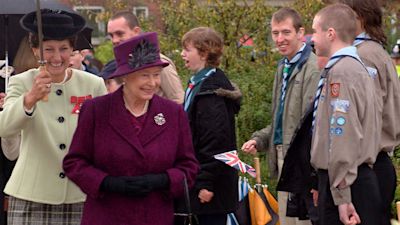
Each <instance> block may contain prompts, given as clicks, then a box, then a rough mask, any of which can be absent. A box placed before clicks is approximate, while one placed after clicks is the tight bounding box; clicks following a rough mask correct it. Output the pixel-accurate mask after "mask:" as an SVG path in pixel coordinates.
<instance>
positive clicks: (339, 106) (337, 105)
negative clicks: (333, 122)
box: [331, 99, 350, 113]
mask: <svg viewBox="0 0 400 225" xmlns="http://www.w3.org/2000/svg"><path fill="white" fill-rule="evenodd" d="M331 107H332V110H333V112H341V113H347V112H348V111H349V108H350V102H349V101H348V100H343V99H335V100H332V101H331Z"/></svg>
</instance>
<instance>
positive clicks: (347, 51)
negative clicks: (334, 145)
mask: <svg viewBox="0 0 400 225" xmlns="http://www.w3.org/2000/svg"><path fill="white" fill-rule="evenodd" d="M345 56H350V57H353V58H355V59H357V60H358V61H359V62H360V63H361V64H362V65H363V66H364V67H365V65H364V63H363V62H362V61H361V59H360V57H359V56H358V54H357V48H356V47H353V46H349V47H345V48H342V49H340V50H339V51H337V52H335V54H333V55H332V56H331V58H330V59H329V61H328V63H327V64H326V66H325V68H324V70H323V71H322V73H321V78H320V79H319V83H318V88H317V91H316V93H315V98H314V105H313V119H312V131H314V126H315V117H316V116H317V109H318V103H319V99H320V97H321V91H322V88H323V87H324V85H325V83H326V78H327V75H328V71H329V70H330V69H331V68H332V67H333V65H335V64H336V63H337V62H338V61H339V60H340V59H341V58H343V57H345ZM366 70H367V69H366Z"/></svg>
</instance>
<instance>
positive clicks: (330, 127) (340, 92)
mask: <svg viewBox="0 0 400 225" xmlns="http://www.w3.org/2000/svg"><path fill="white" fill-rule="evenodd" d="M373 89H374V83H373V80H372V78H371V77H370V76H369V74H368V72H367V71H366V69H365V67H364V66H363V65H362V64H361V63H360V62H359V61H358V60H356V59H354V58H352V57H349V56H346V57H343V58H341V59H340V60H339V61H338V62H337V63H336V64H335V65H333V67H332V68H331V69H330V70H329V72H328V75H327V79H325V85H324V87H323V89H322V92H321V97H320V100H319V104H318V109H317V115H316V118H315V128H314V129H315V131H314V135H313V141H312V148H311V163H312V165H313V166H314V167H315V168H317V169H325V170H328V174H329V181H330V187H331V192H332V196H333V200H334V202H335V205H340V204H343V203H350V202H351V192H350V186H351V185H352V184H353V182H354V180H355V179H356V178H357V168H358V166H360V165H361V164H363V163H367V164H370V165H372V164H373V163H374V162H375V159H376V155H377V153H376V152H377V151H376V149H377V148H378V141H379V136H377V129H376V128H377V127H378V126H379V124H378V123H379V120H378V119H377V113H376V109H375V101H376V100H375V99H374V92H373V91H371V90H373ZM342 181H344V185H343V183H342ZM339 184H340V188H339V187H338V186H339Z"/></svg>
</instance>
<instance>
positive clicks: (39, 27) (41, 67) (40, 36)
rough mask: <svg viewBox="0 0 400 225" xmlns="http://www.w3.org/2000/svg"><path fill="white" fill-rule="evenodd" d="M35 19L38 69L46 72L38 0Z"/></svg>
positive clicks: (46, 99)
mask: <svg viewBox="0 0 400 225" xmlns="http://www.w3.org/2000/svg"><path fill="white" fill-rule="evenodd" d="M36 19H37V27H38V37H39V69H40V71H45V70H46V67H45V65H46V61H45V60H44V56H43V27H42V11H40V0H36ZM48 100H49V96H48V95H46V96H44V97H43V98H42V101H44V102H47V101H48Z"/></svg>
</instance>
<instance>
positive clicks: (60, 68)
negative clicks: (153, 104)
mask: <svg viewBox="0 0 400 225" xmlns="http://www.w3.org/2000/svg"><path fill="white" fill-rule="evenodd" d="M42 21H43V50H44V52H43V53H44V54H43V58H44V60H45V61H46V64H45V66H44V67H42V68H40V69H32V70H28V71H26V72H24V73H21V74H18V75H15V76H13V77H11V78H10V83H9V87H8V93H7V97H6V100H5V104H4V110H3V111H2V112H1V114H0V136H1V137H10V136H13V135H17V134H19V133H21V139H22V140H21V147H20V149H19V158H18V161H17V164H16V166H15V168H14V171H13V173H12V175H11V178H10V180H9V181H8V183H7V185H6V188H5V190H4V192H5V193H6V194H8V195H10V202H9V208H8V224H33V223H35V224H80V218H81V211H82V206H83V202H84V201H85V195H84V194H83V193H82V192H81V190H80V189H79V188H78V187H77V186H76V185H75V184H74V183H72V182H71V181H70V180H69V179H67V177H66V176H65V174H64V172H63V170H62V160H63V158H64V156H65V155H66V154H67V152H68V149H69V145H70V143H71V139H72V135H73V133H74V131H75V128H76V125H77V118H78V114H79V110H80V105H81V104H82V102H83V101H85V100H86V99H90V98H93V97H96V96H100V95H103V94H105V93H106V89H105V86H104V83H103V80H102V79H101V78H98V77H96V76H93V75H90V74H88V73H85V72H82V71H78V70H74V69H68V67H69V57H70V55H71V53H72V51H73V46H74V43H75V39H76V34H77V33H78V32H79V31H81V30H82V28H83V27H84V25H85V20H84V19H83V18H82V17H81V16H79V15H76V14H73V13H68V12H64V11H52V10H47V9H43V10H42ZM36 24H37V23H36V14H35V12H32V13H28V14H26V15H25V16H24V17H23V18H22V19H21V25H22V27H23V28H24V29H25V30H27V31H29V32H30V44H31V47H32V50H33V52H34V53H35V55H36V56H38V55H39V40H38V35H37V25H36ZM55 25H56V26H55ZM60 215H62V216H60Z"/></svg>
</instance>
